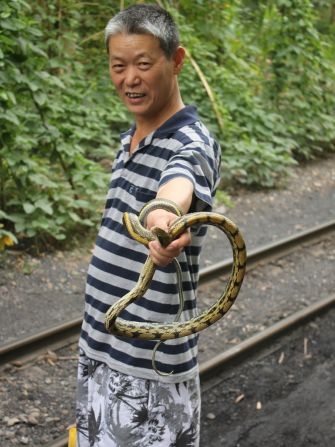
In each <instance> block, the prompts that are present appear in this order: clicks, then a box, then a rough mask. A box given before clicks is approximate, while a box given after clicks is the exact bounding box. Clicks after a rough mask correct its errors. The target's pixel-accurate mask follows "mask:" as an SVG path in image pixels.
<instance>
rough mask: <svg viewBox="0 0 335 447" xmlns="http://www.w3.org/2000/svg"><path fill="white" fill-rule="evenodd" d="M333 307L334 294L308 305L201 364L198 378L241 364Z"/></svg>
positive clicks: (205, 378) (210, 375)
mask: <svg viewBox="0 0 335 447" xmlns="http://www.w3.org/2000/svg"><path fill="white" fill-rule="evenodd" d="M334 305H335V294H332V295H330V296H328V297H327V298H325V299H323V300H321V301H318V302H316V303H313V304H310V305H309V306H307V307H305V308H304V309H301V310H298V311H296V312H295V313H293V314H291V315H289V316H288V317H286V318H283V319H282V320H280V321H278V322H277V323H274V324H273V325H272V326H270V327H268V328H266V329H264V330H262V331H261V332H258V333H257V334H255V335H253V336H251V337H249V338H247V339H246V340H244V341H242V342H241V343H239V344H238V345H236V346H234V347H232V348H230V349H228V350H226V351H224V352H222V353H221V354H219V355H217V356H215V357H213V358H211V359H210V360H207V361H206V362H203V363H202V364H201V365H200V378H201V380H203V381H206V380H208V379H209V378H211V377H212V376H213V375H214V374H217V373H218V371H222V369H223V368H228V367H231V366H233V365H236V364H237V363H241V362H243V361H244V360H245V359H246V358H247V357H249V356H250V355H253V354H254V353H255V352H256V351H259V350H260V349H262V348H264V347H265V346H268V345H269V344H270V343H272V342H273V341H274V340H275V339H276V338H279V337H281V336H283V335H285V334H287V333H289V332H291V331H292V330H294V329H295V328H297V327H299V326H303V325H304V324H306V323H307V322H308V321H310V320H312V319H314V318H316V317H317V316H319V315H320V314H321V313H323V312H326V311H327V310H329V309H330V308H332V307H333V306H334Z"/></svg>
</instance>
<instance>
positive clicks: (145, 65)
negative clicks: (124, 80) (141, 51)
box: [138, 62, 150, 70]
mask: <svg viewBox="0 0 335 447" xmlns="http://www.w3.org/2000/svg"><path fill="white" fill-rule="evenodd" d="M138 66H139V67H140V68H141V69H143V70H147V69H148V68H149V67H150V63H149V62H139V64H138Z"/></svg>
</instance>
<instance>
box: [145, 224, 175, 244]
mask: <svg viewBox="0 0 335 447" xmlns="http://www.w3.org/2000/svg"><path fill="white" fill-rule="evenodd" d="M150 231H151V233H152V234H153V235H154V236H155V237H156V238H157V239H158V242H159V243H160V244H161V246H162V247H164V248H165V247H167V246H168V245H169V244H170V243H171V242H172V240H173V239H172V238H171V236H170V234H169V233H167V232H166V231H165V230H163V229H162V228H159V227H151V229H150Z"/></svg>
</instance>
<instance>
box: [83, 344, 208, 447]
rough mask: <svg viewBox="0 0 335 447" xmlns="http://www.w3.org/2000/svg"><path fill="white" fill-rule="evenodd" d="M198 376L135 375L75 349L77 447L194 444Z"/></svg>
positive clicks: (197, 426) (191, 446)
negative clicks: (168, 379) (165, 379)
mask: <svg viewBox="0 0 335 447" xmlns="http://www.w3.org/2000/svg"><path fill="white" fill-rule="evenodd" d="M199 431H200V386H199V378H198V377H197V378H196V379H194V380H190V381H187V382H182V383H174V384H169V383H161V382H158V381H154V380H146V379H139V378H136V377H132V376H129V375H125V374H122V373H119V372H117V371H114V370H112V369H110V368H109V367H108V366H106V365H105V364H104V363H101V362H97V361H95V360H91V359H88V358H87V357H86V356H85V354H84V353H83V352H80V357H79V367H78V395H77V447H151V446H152V447H198V446H199Z"/></svg>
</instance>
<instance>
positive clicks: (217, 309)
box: [105, 199, 247, 341]
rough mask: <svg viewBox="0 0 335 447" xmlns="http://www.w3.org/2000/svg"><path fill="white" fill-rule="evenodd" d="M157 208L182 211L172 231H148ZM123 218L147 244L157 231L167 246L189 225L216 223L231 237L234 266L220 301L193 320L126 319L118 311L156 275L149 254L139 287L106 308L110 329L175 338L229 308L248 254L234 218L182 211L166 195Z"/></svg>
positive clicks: (141, 336) (149, 337)
mask: <svg viewBox="0 0 335 447" xmlns="http://www.w3.org/2000/svg"><path fill="white" fill-rule="evenodd" d="M156 208H163V209H166V210H169V211H172V212H174V213H175V214H177V215H179V217H177V219H176V220H175V221H174V222H173V223H172V225H171V226H170V228H169V232H168V233H165V232H163V231H162V230H161V231H160V230H159V229H152V231H148V230H146V229H145V228H144V227H143V225H142V223H143V221H144V220H145V217H146V216H147V214H148V213H149V212H150V211H152V210H153V209H156ZM123 221H124V224H125V226H126V227H127V230H128V232H129V234H130V235H131V236H132V237H133V238H134V239H136V240H137V241H139V242H141V243H142V244H144V245H146V246H148V244H149V242H150V241H151V240H153V239H154V238H155V235H156V236H157V237H158V239H159V240H160V242H161V244H162V245H164V246H167V245H168V244H169V243H170V242H171V241H173V240H174V239H176V238H178V236H179V235H180V234H182V233H183V232H184V231H185V230H186V229H187V228H190V227H192V226H194V225H201V224H207V225H214V226H216V227H217V228H219V229H220V230H221V231H223V232H224V233H225V234H226V236H227V237H228V240H229V242H230V245H231V248H232V251H233V267H232V271H231V274H230V277H229V279H228V282H227V285H226V287H225V289H224V291H223V292H222V294H221V295H220V296H219V298H218V299H217V301H216V302H215V303H214V304H213V305H212V306H211V307H209V308H208V309H207V310H205V311H204V312H202V313H201V314H200V315H198V316H196V317H194V318H192V319H191V320H188V321H176V320H178V318H176V320H175V321H174V322H172V323H163V324H161V323H145V322H144V323H143V322H132V321H126V320H123V319H121V318H119V317H118V315H119V314H120V313H121V312H122V310H124V309H125V308H126V307H127V306H128V305H129V304H131V303H132V302H134V301H135V300H136V299H138V298H140V297H142V296H143V295H144V294H145V292H146V291H147V289H148V288H149V285H150V282H151V280H152V278H153V276H154V273H155V270H156V265H155V264H154V263H153V261H152V260H151V258H150V256H148V258H147V260H146V262H145V264H144V266H143V269H142V272H141V274H140V276H139V279H138V281H137V283H136V285H135V287H134V288H133V289H132V290H131V291H130V292H128V293H127V294H126V295H124V296H123V297H122V298H121V299H120V300H118V301H117V302H116V303H115V304H113V305H112V306H111V307H110V308H109V309H108V311H107V312H106V315H105V327H106V329H107V330H108V331H109V332H111V333H113V334H115V335H119V336H124V337H131V338H138V339H143V340H161V341H163V340H171V339H174V338H180V337H185V336H187V335H190V334H194V333H197V332H200V331H202V330H203V329H206V328H207V327H209V326H211V325H212V324H213V323H215V322H216V321H218V320H219V319H220V318H222V317H223V316H224V315H225V314H226V313H227V312H228V310H229V309H230V308H231V306H232V305H233V304H234V302H235V299H236V297H237V295H238V293H239V290H240V288H241V285H242V281H243V277H244V274H245V268H246V257H247V256H246V248H245V244H244V240H243V237H242V235H241V233H240V231H239V229H238V228H237V226H236V225H235V223H234V222H232V221H231V220H229V219H227V218H226V217H225V216H223V215H221V214H218V213H213V212H196V213H190V214H185V215H181V212H180V210H179V208H178V207H177V206H176V205H175V204H174V203H173V202H170V201H166V200H163V199H155V200H152V201H150V202H148V204H146V205H145V206H144V207H143V208H142V210H141V212H140V214H139V216H136V215H134V214H129V213H125V214H124V216H123ZM181 307H182V304H181ZM180 310H182V309H180ZM178 314H179V312H178Z"/></svg>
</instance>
